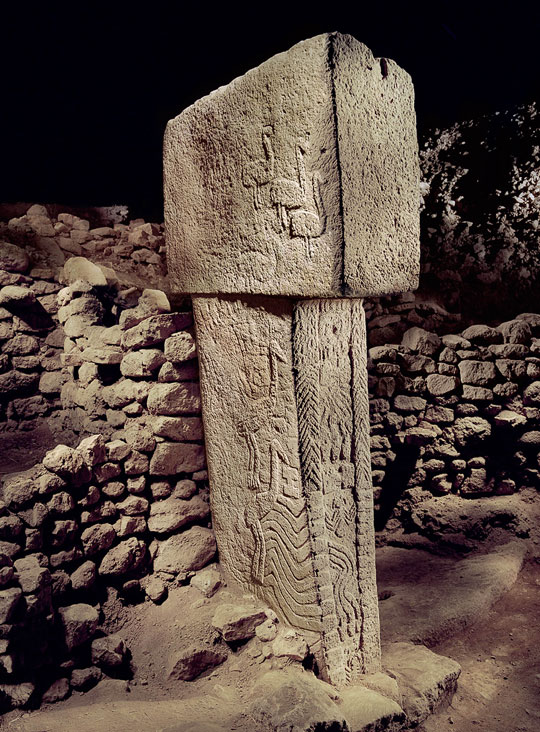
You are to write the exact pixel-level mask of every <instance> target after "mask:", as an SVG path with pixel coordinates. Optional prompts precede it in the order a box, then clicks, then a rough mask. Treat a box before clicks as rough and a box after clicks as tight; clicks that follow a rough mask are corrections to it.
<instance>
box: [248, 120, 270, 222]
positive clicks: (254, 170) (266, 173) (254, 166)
mask: <svg viewBox="0 0 540 732" xmlns="http://www.w3.org/2000/svg"><path fill="white" fill-rule="evenodd" d="M273 133H274V130H273V128H272V127H270V126H267V127H264V128H263V131H262V145H263V148H264V159H260V160H250V161H249V162H248V163H246V164H245V165H244V167H243V169H242V183H243V184H244V185H245V187H246V188H252V189H253V205H254V206H255V208H257V209H258V208H259V206H260V205H261V186H264V185H266V184H267V183H269V182H270V181H271V180H272V178H273V177H274V162H275V157H274V150H273V148H272V141H271V136H272V135H273Z"/></svg>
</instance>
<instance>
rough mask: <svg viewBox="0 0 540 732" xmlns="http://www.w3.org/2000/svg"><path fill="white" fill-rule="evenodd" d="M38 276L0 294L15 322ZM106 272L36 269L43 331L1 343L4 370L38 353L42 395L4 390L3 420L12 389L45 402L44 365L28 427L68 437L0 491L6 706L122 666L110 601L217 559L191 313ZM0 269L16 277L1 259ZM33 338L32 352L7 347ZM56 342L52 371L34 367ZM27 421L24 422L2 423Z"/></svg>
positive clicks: (83, 266)
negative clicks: (43, 287)
mask: <svg viewBox="0 0 540 732" xmlns="http://www.w3.org/2000/svg"><path fill="white" fill-rule="evenodd" d="M2 252H3V256H4V262H3V264H4V267H5V263H6V260H7V258H8V256H9V257H11V259H12V260H13V261H15V260H16V259H17V257H18V258H19V259H20V260H21V262H22V263H24V266H25V267H26V269H27V270H28V267H29V264H30V262H29V261H28V255H27V253H26V250H25V249H24V248H22V247H20V246H13V245H12V244H11V243H10V244H5V245H3V249H2ZM13 261H12V262H11V263H10V262H8V264H9V265H10V267H11V271H12V270H13V269H14V265H13ZM21 266H22V264H21ZM35 270H36V268H34V269H32V270H30V275H31V276H26V275H22V274H20V273H18V274H17V273H16V274H15V279H16V280H17V282H16V284H4V286H3V287H2V289H1V290H0V296H3V297H4V302H6V303H8V301H7V297H8V296H10V297H11V300H9V303H8V304H10V307H11V303H12V302H13V303H15V305H14V307H13V310H14V313H13V314H11V315H10V317H11V319H12V321H11V325H12V327H13V323H16V324H18V321H17V320H16V318H20V316H19V315H18V314H17V313H16V312H15V310H16V308H17V307H18V308H19V310H20V308H21V307H22V305H21V303H23V304H25V305H26V304H27V303H28V306H31V307H33V308H34V309H36V308H37V307H38V304H40V303H39V299H38V297H37V296H36V294H35V290H36V282H38V283H39V282H41V281H42V280H40V279H38V276H36V271H35ZM11 273H12V272H11ZM12 274H13V273H12ZM114 274H115V273H114V272H111V271H110V270H108V268H107V267H103V266H101V267H100V266H98V265H96V264H94V263H92V262H90V261H89V260H88V259H86V258H84V257H79V256H77V255H74V256H72V257H70V258H69V259H68V260H67V261H66V262H65V263H64V266H63V267H62V268H52V269H50V270H47V272H46V275H47V276H48V277H49V278H50V279H49V280H46V279H45V278H44V274H43V271H42V270H41V271H40V273H39V275H40V276H41V277H43V281H44V282H48V281H50V282H51V283H53V287H51V288H50V293H49V292H47V295H49V294H51V295H52V297H51V298H49V300H48V301H47V305H48V308H49V312H48V316H49V317H48V320H47V328H40V329H39V330H37V329H35V328H34V330H33V331H32V335H29V334H28V332H27V331H23V332H22V333H21V334H20V337H19V334H15V335H13V336H11V337H10V338H6V339H5V342H4V348H3V352H4V353H6V355H7V356H8V357H9V358H10V359H11V360H10V361H9V362H8V365H9V366H11V368H10V370H9V371H8V372H5V373H8V375H9V374H10V373H11V372H15V373H23V374H24V373H26V372H28V371H30V369H29V368H27V369H26V371H24V369H23V366H28V367H29V366H30V363H29V362H26V361H20V360H19V361H14V360H13V358H19V359H20V358H23V357H27V356H28V355H33V354H39V355H40V356H41V360H40V359H39V358H37V356H36V357H35V359H34V361H32V365H33V368H34V370H35V371H36V372H37V375H34V376H33V379H34V380H33V382H32V383H33V384H34V385H35V389H36V394H31V395H30V396H27V395H26V393H23V394H21V395H19V394H18V393H17V394H13V395H12V394H11V392H9V391H8V390H3V392H2V393H3V395H4V396H9V397H10V398H9V401H8V402H7V406H6V407H5V410H6V411H5V414H6V415H7V413H8V411H9V414H12V413H13V414H15V415H17V414H18V412H17V411H16V410H17V405H18V404H19V402H17V401H16V400H17V398H20V399H23V398H24V399H26V400H32V399H34V397H35V399H34V401H35V402H37V401H38V399H39V400H40V403H41V402H42V401H45V399H46V394H45V395H44V394H41V393H39V391H38V390H39V389H40V388H41V387H42V382H44V381H46V380H47V379H48V378H49V379H50V378H51V377H50V376H49V374H53V375H54V376H55V378H56V382H55V389H54V392H52V389H50V390H49V391H50V392H51V393H53V396H54V399H51V400H50V401H51V406H50V407H49V408H48V411H45V410H44V411H42V412H41V413H38V414H37V416H36V419H35V420H34V421H33V422H32V423H31V422H30V420H28V422H27V424H26V426H27V427H30V426H31V425H32V426H36V424H38V422H39V419H41V423H43V422H44V421H45V420H46V421H47V422H51V424H54V425H55V428H56V432H55V434H56V436H57V438H60V437H62V438H64V437H65V438H67V441H68V442H69V443H70V444H71V446H70V445H68V444H59V445H57V447H55V448H54V449H52V450H50V451H49V452H48V453H47V454H46V455H45V457H44V458H43V460H42V461H41V462H39V463H38V464H37V465H35V466H34V467H33V468H31V469H30V470H28V471H24V472H13V473H12V474H8V475H6V476H5V477H4V480H3V484H2V488H1V491H0V707H1V708H2V709H7V708H10V707H14V706H15V707H17V706H25V705H28V704H32V703H35V702H38V701H39V700H40V699H42V700H43V701H57V700H59V699H61V698H64V697H65V696H67V695H68V694H69V693H70V690H71V689H84V688H88V687H89V686H91V685H92V684H94V683H96V682H97V681H98V680H99V679H100V678H101V676H102V674H103V673H106V674H111V673H112V674H114V675H118V674H120V673H124V674H129V654H128V651H127V649H126V648H125V647H124V646H123V644H122V643H121V642H119V641H118V639H117V638H116V637H115V636H114V635H112V636H109V635H107V631H108V629H109V620H110V617H109V616H110V615H111V607H113V606H116V607H117V608H118V607H119V606H120V605H122V604H129V603H131V602H137V601H140V600H143V599H144V598H145V597H146V598H148V599H149V600H151V601H154V602H159V601H161V600H162V599H163V598H164V597H165V596H166V594H167V587H168V585H169V583H171V582H175V583H183V582H186V581H187V580H189V579H190V577H191V576H192V575H193V574H194V573H195V572H196V571H197V570H198V569H201V568H202V567H204V566H205V565H207V564H208V562H209V561H211V559H212V558H213V557H214V555H215V553H216V542H215V538H214V534H213V532H212V530H211V528H210V509H209V503H208V487H207V473H206V465H205V452H204V444H203V432H202V421H201V416H200V395H199V386H198V365H197V350H196V345H195V340H194V335H193V329H192V314H191V311H190V310H187V309H185V308H182V307H180V308H173V307H171V305H170V303H169V300H168V298H167V296H166V294H165V293H164V292H162V291H159V290H150V289H146V290H144V291H143V292H142V293H141V292H140V290H138V289H137V288H134V287H126V284H125V282H124V283H122V285H120V284H119V283H117V281H116V280H115V277H114ZM2 276H3V277H4V278H5V279H7V282H8V283H11V282H12V280H13V278H12V277H11V274H10V270H8V269H7V267H5V268H4V271H3V273H2ZM38 286H39V285H38ZM40 297H45V296H40ZM6 309H7V308H6ZM9 312H10V313H11V311H9ZM50 334H53V336H50ZM10 335H11V334H10ZM27 338H28V339H29V338H33V339H34V340H35V343H34V341H32V342H31V343H32V348H31V349H30V348H29V347H28V346H25V348H26V351H25V352H17V351H14V348H13V344H24V343H26V339H27ZM53 338H54V341H53ZM51 341H53V343H54V346H53V345H52V344H51ZM28 343H30V341H28ZM6 344H7V347H5V346H6ZM50 344H51V348H53V347H54V356H55V371H52V369H51V370H50V371H45V370H44V367H43V365H42V362H43V361H45V359H46V358H52V355H53V354H49V353H48V351H47V349H48V348H49V345H50ZM21 348H22V345H21ZM45 363H46V361H45ZM39 367H41V369H42V371H41V372H40V371H38V368H39ZM10 378H13V377H10ZM45 391H46V390H45ZM34 401H31V402H30V403H34ZM53 412H54V413H53ZM22 427H23V422H22V419H19V420H18V421H17V420H16V419H11V420H10V419H9V418H7V419H5V421H4V424H3V428H4V430H5V431H8V430H17V429H21V428H22ZM16 469H17V468H16V466H14V468H13V470H14V471H15V470H16ZM113 614H114V613H113ZM51 681H52V682H53V683H52V685H51Z"/></svg>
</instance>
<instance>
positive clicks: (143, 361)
mask: <svg viewBox="0 0 540 732" xmlns="http://www.w3.org/2000/svg"><path fill="white" fill-rule="evenodd" d="M165 360H166V359H165V356H164V355H163V351H160V350H158V349H157V348H145V349H142V350H140V351H132V352H130V353H126V354H125V356H124V357H123V358H122V362H121V364H120V371H121V372H122V374H123V375H124V376H151V375H152V373H153V372H154V371H155V370H156V369H158V368H159V367H160V366H161V365H162V364H163V363H165Z"/></svg>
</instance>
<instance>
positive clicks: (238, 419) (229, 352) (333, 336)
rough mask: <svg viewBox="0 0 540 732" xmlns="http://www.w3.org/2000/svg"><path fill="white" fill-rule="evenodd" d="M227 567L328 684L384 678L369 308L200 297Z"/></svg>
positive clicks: (209, 443) (217, 506)
mask: <svg viewBox="0 0 540 732" xmlns="http://www.w3.org/2000/svg"><path fill="white" fill-rule="evenodd" d="M194 310H195V316H196V323H197V330H198V343H199V350H200V360H201V367H202V381H201V391H202V396H203V419H204V422H205V434H206V447H207V455H208V465H209V471H210V480H211V485H212V493H211V501H212V511H213V517H214V525H215V528H216V536H217V540H218V545H219V548H220V559H221V561H222V563H223V564H224V566H225V568H226V570H227V571H228V573H229V575H230V576H231V577H232V578H234V579H235V580H236V581H237V582H239V583H240V584H241V585H242V586H243V587H244V588H245V589H247V590H250V591H251V592H253V593H254V594H255V595H257V596H258V597H260V598H261V599H263V600H264V601H265V602H267V603H269V604H270V605H271V606H272V607H273V608H274V609H275V610H276V612H277V613H278V614H279V615H280V616H281V617H282V619H283V620H285V621H287V622H289V623H290V624H292V625H293V626H294V627H297V628H301V629H303V630H307V631H316V632H317V633H319V634H320V649H319V650H316V652H317V654H318V662H319V665H320V667H321V670H322V673H323V674H324V676H325V677H326V678H327V679H328V680H329V681H331V682H332V683H335V684H347V683H350V682H352V681H354V680H355V679H356V678H358V676H359V675H360V674H362V673H366V672H369V671H373V670H375V669H377V668H378V666H379V636H378V607H377V593H376V585H375V568H374V563H373V559H374V538H373V514H372V511H373V508H372V489H371V472H370V457H369V456H370V453H369V431H368V419H369V413H368V404H367V372H366V350H365V325H364V314H363V309H362V306H361V302H360V301H358V300H308V301H300V302H297V303H296V304H295V305H294V325H293V320H292V319H293V305H292V304H291V303H288V302H287V301H285V300H279V299H263V298H257V299H255V298H254V299H253V300H250V299H246V300H241V299H233V298H220V299H218V298H195V299H194Z"/></svg>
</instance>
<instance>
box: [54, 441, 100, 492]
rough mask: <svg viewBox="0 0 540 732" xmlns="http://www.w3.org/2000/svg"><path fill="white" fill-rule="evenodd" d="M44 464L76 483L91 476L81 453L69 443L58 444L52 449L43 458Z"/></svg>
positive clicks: (84, 480)
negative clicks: (69, 445)
mask: <svg viewBox="0 0 540 732" xmlns="http://www.w3.org/2000/svg"><path fill="white" fill-rule="evenodd" d="M43 465H44V466H45V467H46V468H47V470H50V471H51V472H52V473H56V475H59V476H60V477H61V478H64V479H69V480H70V481H71V482H73V483H75V484H81V483H84V482H86V481H88V480H90V477H91V473H90V470H89V469H88V465H87V464H86V462H85V460H84V458H83V456H82V455H81V453H80V452H78V450H74V449H73V448H72V447H68V446H67V445H57V446H56V447H55V448H54V449H53V450H50V451H49V452H48V453H47V454H46V455H45V457H44V458H43Z"/></svg>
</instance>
